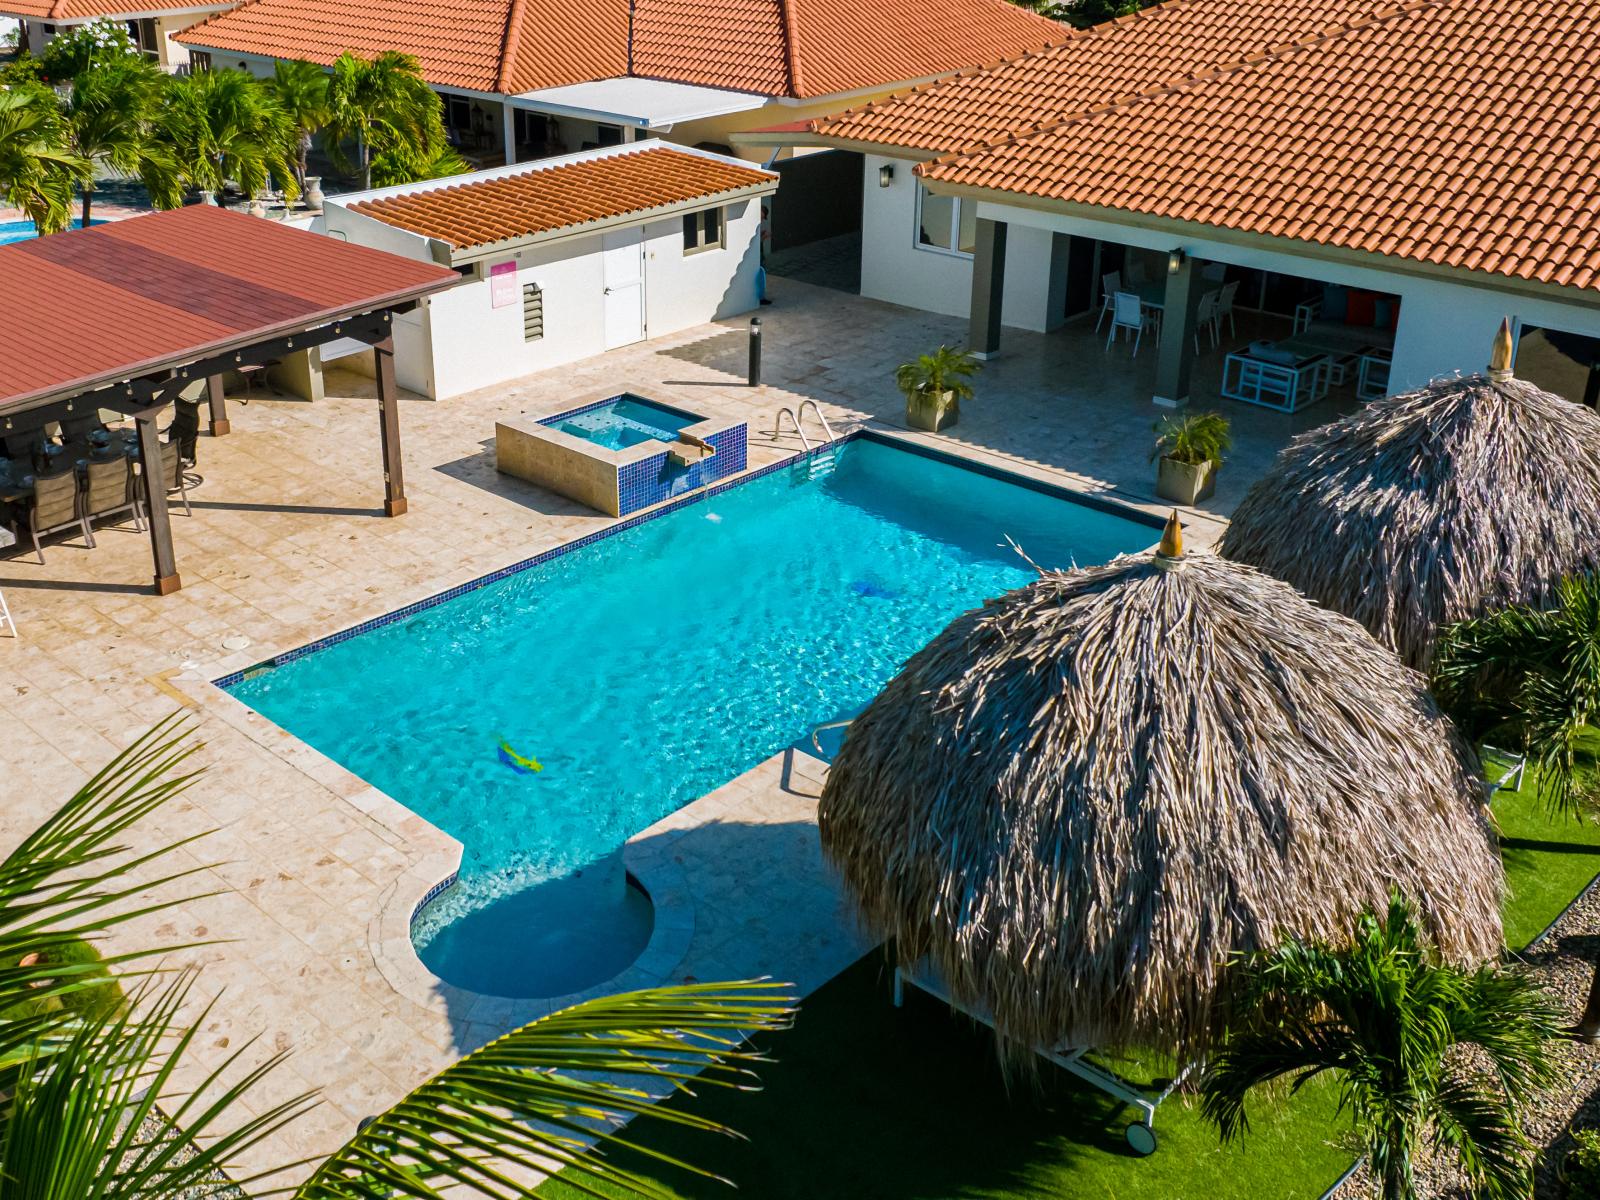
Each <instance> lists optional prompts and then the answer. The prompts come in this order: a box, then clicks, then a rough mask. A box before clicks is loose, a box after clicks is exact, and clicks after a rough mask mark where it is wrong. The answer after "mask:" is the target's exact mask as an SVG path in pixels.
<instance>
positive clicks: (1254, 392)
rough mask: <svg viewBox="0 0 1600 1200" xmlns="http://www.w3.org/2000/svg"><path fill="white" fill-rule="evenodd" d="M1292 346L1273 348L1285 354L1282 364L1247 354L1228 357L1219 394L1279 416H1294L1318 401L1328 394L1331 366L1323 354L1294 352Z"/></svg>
mask: <svg viewBox="0 0 1600 1200" xmlns="http://www.w3.org/2000/svg"><path fill="white" fill-rule="evenodd" d="M1292 342H1293V339H1290V340H1289V341H1287V342H1279V343H1277V344H1276V346H1277V349H1279V350H1286V351H1288V354H1287V355H1285V358H1286V360H1287V361H1283V362H1278V361H1275V360H1274V359H1269V358H1258V357H1256V356H1255V355H1254V354H1252V353H1250V352H1249V351H1248V350H1245V351H1236V352H1235V353H1232V354H1229V355H1228V357H1227V359H1226V360H1225V361H1224V362H1223V366H1222V394H1223V395H1224V396H1226V397H1227V398H1228V399H1229V400H1243V401H1244V402H1245V403H1246V404H1259V405H1261V406H1262V407H1263V408H1275V409H1277V410H1278V411H1279V412H1294V411H1296V410H1297V409H1301V408H1305V407H1307V406H1308V405H1312V404H1315V403H1316V402H1317V401H1318V400H1321V399H1322V398H1323V397H1325V396H1326V395H1327V394H1328V382H1329V377H1330V376H1331V374H1332V367H1331V362H1330V360H1329V358H1328V356H1327V355H1326V354H1323V353H1309V352H1305V351H1303V350H1302V351H1299V352H1297V351H1296V348H1295V347H1294V346H1293V345H1292ZM1290 355H1292V356H1293V357H1292V358H1290V357H1289V356H1290Z"/></svg>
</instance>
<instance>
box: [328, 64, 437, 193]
mask: <svg viewBox="0 0 1600 1200" xmlns="http://www.w3.org/2000/svg"><path fill="white" fill-rule="evenodd" d="M328 107H329V109H330V116H329V119H328V123H327V126H326V130H327V136H328V150H329V152H330V153H332V154H333V155H334V157H335V160H336V161H340V162H342V163H343V164H345V165H346V166H348V165H349V160H348V159H345V158H344V150H343V145H344V143H346V142H353V143H354V144H355V162H354V169H355V172H356V174H357V175H359V176H360V179H361V186H362V187H363V188H369V187H371V186H372V160H373V156H374V155H377V154H385V153H387V154H394V155H398V156H399V161H401V162H410V163H416V162H427V161H428V160H430V159H432V158H433V157H434V156H435V155H436V153H437V151H438V147H439V146H440V145H441V144H442V143H443V141H444V122H443V119H442V117H441V113H442V111H443V106H442V105H441V103H440V101H439V97H438V95H437V94H436V93H435V92H434V90H433V89H432V88H430V87H429V86H428V84H427V82H426V81H425V80H424V79H423V78H422V68H421V66H420V65H419V64H418V62H417V60H416V58H415V57H413V56H412V55H410V54H401V53H399V52H398V51H395V50H385V51H383V52H382V53H381V54H379V55H378V56H377V57H376V58H371V59H367V58H358V57H357V56H356V55H354V54H351V53H349V52H348V51H346V52H345V53H344V54H341V55H340V56H339V57H338V59H337V60H336V61H335V62H334V64H333V74H332V78H331V80H330V82H329V84H328ZM392 182H397V183H398V182H402V181H401V180H393V181H392Z"/></svg>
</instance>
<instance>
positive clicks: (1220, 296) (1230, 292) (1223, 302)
mask: <svg viewBox="0 0 1600 1200" xmlns="http://www.w3.org/2000/svg"><path fill="white" fill-rule="evenodd" d="M1238 294H1239V281H1238V280H1237V279H1232V280H1229V281H1228V282H1227V283H1225V284H1223V285H1222V289H1221V290H1220V291H1219V292H1218V293H1217V309H1216V313H1215V315H1214V316H1213V317H1212V318H1211V326H1212V328H1213V329H1214V330H1215V331H1216V338H1215V339H1213V340H1217V341H1220V340H1221V338H1222V319H1223V318H1224V317H1226V318H1227V319H1228V335H1229V336H1230V337H1238V336H1239V327H1238V325H1236V324H1235V323H1234V320H1233V298H1234V297H1235V296H1236V295H1238Z"/></svg>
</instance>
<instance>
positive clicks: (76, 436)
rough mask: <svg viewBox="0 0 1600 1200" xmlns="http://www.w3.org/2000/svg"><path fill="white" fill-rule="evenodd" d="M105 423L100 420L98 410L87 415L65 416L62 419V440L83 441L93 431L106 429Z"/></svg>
mask: <svg viewBox="0 0 1600 1200" xmlns="http://www.w3.org/2000/svg"><path fill="white" fill-rule="evenodd" d="M104 428H105V425H104V424H103V423H102V422H101V420H100V414H99V412H98V411H96V412H94V413H91V414H90V415H89V416H87V417H63V418H62V419H61V440H62V441H65V442H82V441H85V440H87V438H88V437H89V435H90V434H91V433H94V432H96V431H97V430H101V429H104Z"/></svg>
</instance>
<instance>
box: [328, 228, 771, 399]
mask: <svg viewBox="0 0 1600 1200" xmlns="http://www.w3.org/2000/svg"><path fill="white" fill-rule="evenodd" d="M725 211H726V233H725V238H724V245H723V247H722V248H721V249H717V250H705V251H701V252H700V253H697V254H684V252H683V220H682V217H681V215H678V214H675V215H673V216H671V217H669V218H666V219H664V220H659V221H653V222H650V223H648V224H646V225H645V226H644V254H645V261H644V308H645V337H646V338H650V337H660V336H662V335H665V334H669V333H674V332H677V331H678V330H681V329H687V328H689V327H691V326H694V325H699V324H703V323H705V322H707V321H711V320H715V319H718V318H722V317H729V316H734V315H736V314H738V313H741V312H746V311H748V310H749V309H752V308H754V307H756V303H757V297H756V268H757V266H758V265H759V253H760V252H759V249H758V246H757V231H758V229H759V226H760V205H759V204H758V203H757V202H755V201H753V200H745V201H741V202H739V203H737V204H733V205H730V206H728V207H727V209H726V210H725ZM322 224H323V230H324V232H326V233H328V234H329V235H330V236H335V237H344V238H345V239H347V240H349V241H353V242H358V243H360V244H362V245H368V246H372V247H374V248H376V249H380V250H389V251H391V252H393V253H397V254H402V255H405V256H406V257H408V258H415V259H419V260H421V261H432V260H431V258H430V257H429V253H428V247H427V242H426V240H425V239H424V238H421V237H418V236H416V235H415V234H411V233H407V232H406V231H404V230H399V229H395V228H394V227H393V226H389V225H385V224H383V223H382V222H379V221H374V220H372V219H371V218H368V217H363V216H360V215H359V214H356V213H352V212H350V211H348V210H347V209H344V208H341V207H340V206H338V205H337V204H329V205H328V207H327V209H326V210H325V211H324V215H323V222H322ZM600 248H601V237H600V236H599V235H598V234H596V235H593V236H588V237H578V238H569V239H564V240H562V241H558V242H546V243H542V244H537V245H533V246H528V247H525V248H523V249H522V250H519V251H508V252H507V253H506V254H503V255H499V256H497V257H494V258H491V259H489V260H487V263H490V264H492V263H497V262H505V261H508V260H510V261H515V262H516V263H517V291H518V297H519V298H518V300H517V302H516V303H513V304H508V305H505V306H504V307H501V308H495V307H494V305H493V302H492V293H491V290H490V283H489V278H488V266H487V264H486V265H485V267H484V268H483V277H482V278H473V279H468V280H466V281H464V282H463V283H462V284H461V285H460V286H458V287H455V288H452V289H450V290H449V291H447V292H443V293H440V294H438V295H435V296H433V297H431V298H430V299H428V300H426V301H424V302H423V307H422V308H421V309H420V310H419V312H418V314H416V315H415V316H414V317H413V318H411V319H409V320H404V321H402V322H400V323H397V325H396V329H395V376H396V380H397V382H398V383H399V384H400V386H401V387H404V388H407V389H409V390H411V391H414V392H419V393H421V394H422V395H425V396H430V397H432V398H433V399H436V400H443V399H448V398H449V397H451V396H459V395H461V394H463V393H465V392H470V391H474V390H476V389H477V388H482V387H490V386H492V385H494V384H498V383H504V382H507V381H508V380H512V379H517V378H520V377H521V376H524V375H529V374H532V373H533V372H535V371H542V370H545V369H547V368H550V367H555V366H560V365H561V364H563V363H569V362H574V361H576V360H577V359H580V358H587V357H589V356H591V355H594V354H599V353H601V352H602V351H604V349H605V344H604V334H605V307H604V306H605V299H604V295H603V291H604V287H605V280H604V275H603V270H602V267H601V259H600ZM526 283H535V284H537V285H538V286H539V289H540V291H541V292H542V293H543V296H544V336H543V337H542V338H539V339H537V340H535V341H532V342H529V341H525V340H524V339H523V328H522V321H523V312H522V304H521V300H520V295H521V289H522V286H523V285H524V284H526ZM352 365H356V366H357V369H363V370H364V369H365V367H363V366H361V365H360V364H352Z"/></svg>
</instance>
